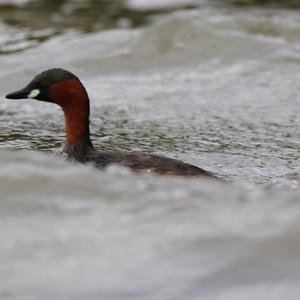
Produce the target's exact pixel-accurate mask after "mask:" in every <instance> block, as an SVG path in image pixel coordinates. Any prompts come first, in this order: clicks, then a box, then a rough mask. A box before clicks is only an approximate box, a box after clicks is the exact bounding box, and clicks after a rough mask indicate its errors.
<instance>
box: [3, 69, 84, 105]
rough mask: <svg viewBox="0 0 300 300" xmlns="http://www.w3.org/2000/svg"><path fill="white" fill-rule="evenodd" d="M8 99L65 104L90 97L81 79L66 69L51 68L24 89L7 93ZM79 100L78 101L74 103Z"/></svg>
mask: <svg viewBox="0 0 300 300" xmlns="http://www.w3.org/2000/svg"><path fill="white" fill-rule="evenodd" d="M6 98H8V99H26V98H29V99H36V100H40V101H46V102H52V103H56V104H58V105H60V106H61V107H63V108H64V106H68V105H70V104H72V105H74V104H78V102H80V101H84V100H86V99H87V98H88V96H87V93H86V90H85V88H84V86H83V85H82V83H81V82H80V80H79V79H78V78H77V77H76V76H75V75H74V74H72V73H71V72H69V71H66V70H64V69H59V68H55V69H50V70H47V71H44V72H42V73H40V74H38V75H37V76H36V77H34V78H33V80H32V81H31V82H30V83H29V84H28V85H27V86H26V87H24V88H23V89H21V90H18V91H16V92H13V93H10V94H8V95H6ZM74 102H77V103H74Z"/></svg>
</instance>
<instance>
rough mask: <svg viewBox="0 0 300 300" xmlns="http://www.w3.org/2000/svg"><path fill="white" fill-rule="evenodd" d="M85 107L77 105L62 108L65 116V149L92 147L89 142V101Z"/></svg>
mask: <svg viewBox="0 0 300 300" xmlns="http://www.w3.org/2000/svg"><path fill="white" fill-rule="evenodd" d="M85 102H87V103H86V104H85V105H83V104H82V105H80V106H79V105H78V106H76V107H73V106H72V105H67V106H64V107H62V109H63V112H64V115H65V131H66V144H65V149H67V148H69V147H74V146H76V145H77V144H80V145H81V146H84V145H85V146H92V142H91V140H90V126H89V123H90V121H89V115H90V112H89V101H88V99H87V100H86V101H85Z"/></svg>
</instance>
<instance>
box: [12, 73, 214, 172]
mask: <svg viewBox="0 0 300 300" xmlns="http://www.w3.org/2000/svg"><path fill="white" fill-rule="evenodd" d="M6 98H8V99H24V98H29V99H36V100H41V101H46V102H51V103H56V104H57V105H59V106H60V107H61V108H62V110H63V112H64V115H65V130H66V144H65V146H64V149H63V152H64V153H66V154H67V157H68V159H70V160H72V161H76V162H80V163H93V164H94V165H95V166H96V167H98V168H104V167H106V166H107V165H109V164H119V165H122V166H126V167H129V168H130V169H132V170H133V171H134V172H143V171H146V172H155V173H158V174H165V175H181V176H207V177H211V178H215V177H214V176H213V175H212V174H211V173H209V172H207V171H205V170H202V169H200V168H198V167H196V166H193V165H190V164H186V163H183V162H181V161H179V160H176V159H171V158H165V157H161V156H157V155H145V154H141V153H134V152H133V153H126V152H113V151H104V152H99V151H96V150H95V149H94V147H93V144H92V142H91V140H90V129H89V115H90V103H89V97H88V94H87V92H86V90H85V88H84V86H83V84H82V83H81V82H80V80H79V79H78V78H77V77H76V76H75V75H74V74H72V73H70V72H68V71H66V70H63V69H58V68H56V69H50V70H47V71H44V72H42V73H40V74H39V75H37V76H36V77H35V78H34V79H33V80H32V81H31V82H30V83H29V84H28V85H27V86H26V87H25V88H23V89H21V90H19V91H17V92H14V93H10V94H8V95H7V96H6Z"/></svg>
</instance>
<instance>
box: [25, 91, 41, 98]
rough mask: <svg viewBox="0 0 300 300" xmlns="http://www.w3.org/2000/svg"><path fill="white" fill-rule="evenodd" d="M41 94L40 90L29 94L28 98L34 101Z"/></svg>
mask: <svg viewBox="0 0 300 300" xmlns="http://www.w3.org/2000/svg"><path fill="white" fill-rule="evenodd" d="M39 93H40V90H38V89H35V90H32V91H31V92H30V93H29V95H28V98H31V99H33V98H35V97H36V96H37V95H38V94H39Z"/></svg>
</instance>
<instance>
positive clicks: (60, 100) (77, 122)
mask: <svg viewBox="0 0 300 300" xmlns="http://www.w3.org/2000/svg"><path fill="white" fill-rule="evenodd" d="M6 98H8V99H25V98H29V99H36V100H40V101H46V102H51V103H56V104H57V105H59V106H60V107H61V108H62V109H63V111H64V114H65V128H66V138H67V139H66V149H67V148H68V146H69V145H74V144H80V145H81V144H82V143H83V144H84V145H86V146H89V147H91V146H92V143H91V141H90V137H89V114H90V106H89V105H90V103H89V97H88V94H87V92H86V90H85V88H84V86H83V85H82V83H81V82H80V80H79V79H78V78H77V77H76V76H75V75H74V74H72V73H71V72H69V71H66V70H63V69H50V70H47V71H44V72H42V73H40V74H38V75H37V76H36V77H34V78H33V80H32V81H31V82H30V83H29V84H28V85H27V86H26V87H24V88H23V89H21V90H19V91H16V92H13V93H10V94H8V95H6Z"/></svg>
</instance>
